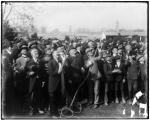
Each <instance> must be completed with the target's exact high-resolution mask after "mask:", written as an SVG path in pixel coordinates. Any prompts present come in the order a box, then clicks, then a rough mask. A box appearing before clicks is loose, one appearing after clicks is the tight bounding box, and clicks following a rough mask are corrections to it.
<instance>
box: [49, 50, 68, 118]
mask: <svg viewBox="0 0 150 120" xmlns="http://www.w3.org/2000/svg"><path fill="white" fill-rule="evenodd" d="M52 56H53V58H52V59H51V60H50V61H49V63H48V73H49V80H48V92H49V104H50V115H51V116H52V117H53V116H59V114H58V107H59V104H60V102H61V98H60V97H61V93H63V92H64V85H62V83H63V82H62V79H61V74H62V71H63V66H64V63H65V59H66V58H65V57H64V56H60V55H59V53H58V51H57V50H55V51H53V53H52Z"/></svg>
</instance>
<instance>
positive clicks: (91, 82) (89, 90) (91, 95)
mask: <svg viewBox="0 0 150 120" xmlns="http://www.w3.org/2000/svg"><path fill="white" fill-rule="evenodd" d="M93 86H94V83H93V81H92V80H88V96H89V97H88V98H89V102H93V97H94V96H93V94H94V89H93Z"/></svg>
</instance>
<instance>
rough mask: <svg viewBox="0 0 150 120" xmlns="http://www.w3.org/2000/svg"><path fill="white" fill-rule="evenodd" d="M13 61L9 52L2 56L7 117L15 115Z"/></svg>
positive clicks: (3, 89)
mask: <svg viewBox="0 0 150 120" xmlns="http://www.w3.org/2000/svg"><path fill="white" fill-rule="evenodd" d="M12 64H13V59H12V55H11V54H9V53H8V52H7V51H3V55H2V101H4V102H3V110H4V114H5V115H11V114H12V113H13V105H14V81H13V68H12Z"/></svg>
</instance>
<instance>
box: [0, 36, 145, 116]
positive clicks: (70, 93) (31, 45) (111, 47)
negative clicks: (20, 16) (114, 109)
mask: <svg viewBox="0 0 150 120" xmlns="http://www.w3.org/2000/svg"><path fill="white" fill-rule="evenodd" d="M146 43H147V40H146V37H140V36H136V37H132V38H127V37H121V36H116V37H109V38H107V37H106V39H103V40H100V39H95V40H87V41H83V40H82V39H76V40H71V39H70V40H68V39H65V40H58V39H41V40H38V39H36V40H34V41H26V40H24V39H21V40H20V41H19V42H18V43H15V44H12V43H10V42H9V41H7V43H6V44H5V46H3V48H2V110H3V113H4V114H5V115H6V116H9V115H10V116H11V115H29V114H31V113H32V115H38V114H44V113H49V115H50V116H58V115H59V113H58V110H59V109H60V108H62V107H63V106H65V105H68V106H69V105H70V103H71V100H72V99H73V97H74V94H75V92H76V90H77V89H78V87H79V85H80V84H81V83H82V82H83V81H84V80H85V78H86V80H85V83H84V84H83V86H82V87H81V88H80V90H79V92H78V94H77V96H76V100H75V101H76V102H81V101H86V102H85V103H86V106H84V107H88V106H92V107H93V109H96V108H98V107H100V106H101V105H102V104H104V105H109V104H111V103H114V102H115V103H116V104H125V103H126V104H131V102H132V99H133V97H134V95H135V93H136V92H138V91H139V90H141V91H142V92H143V93H144V94H145V96H147V86H148V77H147V59H148V58H147V44H146Z"/></svg>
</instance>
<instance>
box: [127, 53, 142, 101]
mask: <svg viewBox="0 0 150 120" xmlns="http://www.w3.org/2000/svg"><path fill="white" fill-rule="evenodd" d="M126 68H127V82H128V93H129V94H128V95H129V104H131V99H132V93H133V96H134V95H135V93H136V92H137V88H138V77H139V72H140V71H139V64H138V63H137V60H136V57H135V55H134V54H131V55H130V56H129V60H128V61H126Z"/></svg>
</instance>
